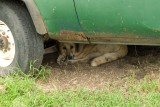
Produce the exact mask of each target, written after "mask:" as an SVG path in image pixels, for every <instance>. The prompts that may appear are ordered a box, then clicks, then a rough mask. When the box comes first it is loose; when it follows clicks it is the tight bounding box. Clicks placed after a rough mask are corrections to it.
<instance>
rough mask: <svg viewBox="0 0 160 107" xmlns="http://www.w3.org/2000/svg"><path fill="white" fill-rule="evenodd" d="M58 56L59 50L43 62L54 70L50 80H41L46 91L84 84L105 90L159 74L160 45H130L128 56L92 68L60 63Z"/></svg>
mask: <svg viewBox="0 0 160 107" xmlns="http://www.w3.org/2000/svg"><path fill="white" fill-rule="evenodd" d="M56 58H57V53H53V54H47V55H45V56H44V60H43V65H48V66H51V67H52V68H51V70H52V73H51V75H50V76H49V77H48V78H47V81H45V82H44V81H42V80H38V81H37V83H38V84H40V85H41V86H42V88H43V89H44V90H46V91H47V90H51V89H67V88H82V87H86V88H89V89H91V90H95V89H102V88H104V87H106V86H107V84H110V83H116V84H117V85H122V84H123V83H124V82H125V78H128V77H134V78H135V79H136V80H137V81H139V80H141V79H143V78H144V77H145V76H146V75H154V76H153V79H154V78H158V76H156V75H159V74H160V67H159V66H160V60H159V59H160V48H159V47H147V46H129V53H128V55H127V56H126V57H124V58H122V59H119V60H116V61H113V62H110V63H106V64H103V65H101V66H98V67H91V66H90V65H89V63H77V64H74V65H68V66H59V65H58V64H57V63H56Z"/></svg>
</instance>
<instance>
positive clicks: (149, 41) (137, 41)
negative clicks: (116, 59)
mask: <svg viewBox="0 0 160 107" xmlns="http://www.w3.org/2000/svg"><path fill="white" fill-rule="evenodd" d="M87 37H89V40H90V42H91V43H96V44H97V43H98V44H129V45H160V38H144V36H143V35H139V34H112V33H107V34H106V33H95V34H94V35H89V34H88V35H87ZM87 37H86V36H85V34H84V33H83V32H73V31H62V32H60V33H58V34H57V35H56V38H53V39H56V40H58V41H62V42H75V43H88V40H87Z"/></svg>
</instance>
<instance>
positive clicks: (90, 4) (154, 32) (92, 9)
mask: <svg viewBox="0 0 160 107" xmlns="http://www.w3.org/2000/svg"><path fill="white" fill-rule="evenodd" d="M75 2H76V8H77V13H78V16H79V19H80V23H81V25H82V27H83V30H84V32H85V33H86V34H87V35H88V36H98V35H97V33H103V35H104V36H107V34H112V36H113V37H123V38H160V0H75ZM105 34H106V35H105ZM123 34H125V37H124V35H123ZM127 34H128V35H127ZM129 34H132V35H131V36H130V35H129Z"/></svg>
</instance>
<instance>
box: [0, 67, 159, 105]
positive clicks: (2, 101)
mask: <svg viewBox="0 0 160 107" xmlns="http://www.w3.org/2000/svg"><path fill="white" fill-rule="evenodd" d="M32 70H33V69H32ZM36 70H37V69H34V71H36ZM45 72H47V75H48V74H49V70H48V69H47V68H46V67H42V69H41V70H40V72H39V73H36V74H34V75H33V74H29V75H26V74H23V73H15V74H12V75H10V76H7V77H1V78H0V107H146V106H147V107H159V106H160V102H159V100H160V82H159V80H152V79H151V78H150V77H149V76H146V77H145V78H144V79H142V80H139V81H138V80H135V79H134V77H132V76H131V77H127V78H126V80H125V82H124V83H122V85H120V86H117V85H116V83H110V84H106V87H105V88H104V89H101V90H95V91H93V90H89V89H86V88H81V89H80V88H77V89H76V88H70V89H66V90H60V89H59V90H56V89H55V90H51V91H49V92H45V91H43V90H42V89H41V88H40V86H39V85H37V84H36V82H35V81H36V79H37V78H40V79H45V78H46V73H45Z"/></svg>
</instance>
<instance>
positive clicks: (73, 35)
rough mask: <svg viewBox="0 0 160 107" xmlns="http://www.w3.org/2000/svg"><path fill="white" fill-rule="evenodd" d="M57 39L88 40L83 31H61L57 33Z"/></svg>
mask: <svg viewBox="0 0 160 107" xmlns="http://www.w3.org/2000/svg"><path fill="white" fill-rule="evenodd" d="M55 39H56V40H59V41H88V40H87V37H86V36H85V34H84V33H83V32H73V31H61V32H60V33H57V35H56V38H55Z"/></svg>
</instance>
